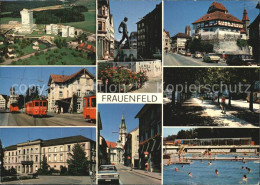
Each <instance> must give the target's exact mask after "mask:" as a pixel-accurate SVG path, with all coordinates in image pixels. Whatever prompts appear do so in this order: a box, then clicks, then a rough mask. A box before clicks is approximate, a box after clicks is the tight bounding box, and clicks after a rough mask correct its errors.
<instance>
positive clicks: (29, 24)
mask: <svg viewBox="0 0 260 185" xmlns="http://www.w3.org/2000/svg"><path fill="white" fill-rule="evenodd" d="M20 14H21V19H22V27H21V28H20V29H19V33H24V34H30V33H32V32H33V29H34V27H35V24H33V12H32V11H30V10H28V9H23V10H22V11H20Z"/></svg>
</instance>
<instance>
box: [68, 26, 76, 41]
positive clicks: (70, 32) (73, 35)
mask: <svg viewBox="0 0 260 185" xmlns="http://www.w3.org/2000/svg"><path fill="white" fill-rule="evenodd" d="M69 37H72V38H74V37H75V28H74V27H69Z"/></svg>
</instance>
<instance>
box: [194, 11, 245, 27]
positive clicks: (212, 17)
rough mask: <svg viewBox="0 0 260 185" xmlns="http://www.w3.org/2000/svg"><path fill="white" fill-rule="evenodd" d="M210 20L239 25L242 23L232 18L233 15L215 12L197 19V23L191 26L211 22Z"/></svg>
mask: <svg viewBox="0 0 260 185" xmlns="http://www.w3.org/2000/svg"><path fill="white" fill-rule="evenodd" d="M212 20H225V21H231V22H237V23H241V24H242V23H243V22H242V21H240V20H239V19H238V18H236V17H234V16H233V15H231V14H229V13H224V12H220V11H215V12H212V13H208V14H206V15H203V16H202V17H201V18H199V19H198V20H197V21H195V22H194V23H192V24H195V23H199V22H204V21H212Z"/></svg>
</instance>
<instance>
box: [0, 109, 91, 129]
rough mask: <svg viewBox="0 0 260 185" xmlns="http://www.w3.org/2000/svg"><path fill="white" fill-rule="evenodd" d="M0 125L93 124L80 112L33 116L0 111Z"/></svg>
mask: <svg viewBox="0 0 260 185" xmlns="http://www.w3.org/2000/svg"><path fill="white" fill-rule="evenodd" d="M0 126H95V124H93V123H88V122H87V121H85V120H84V119H83V115H82V114H76V115H75V114H71V115H70V114H64V115H63V114H58V115H57V114H53V113H52V114H51V113H48V116H47V117H43V118H34V117H32V116H29V115H26V114H24V113H9V112H1V113H0Z"/></svg>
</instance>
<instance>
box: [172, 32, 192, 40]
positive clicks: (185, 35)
mask: <svg viewBox="0 0 260 185" xmlns="http://www.w3.org/2000/svg"><path fill="white" fill-rule="evenodd" d="M175 38H191V36H189V35H187V34H186V33H177V34H176V35H174V36H173V37H172V39H175Z"/></svg>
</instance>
